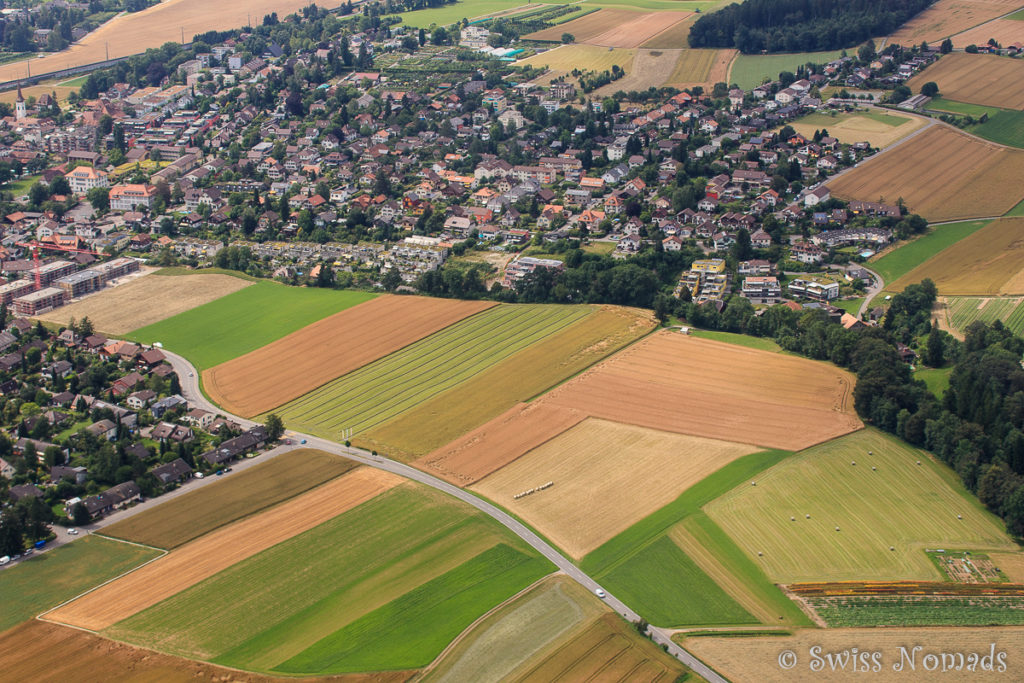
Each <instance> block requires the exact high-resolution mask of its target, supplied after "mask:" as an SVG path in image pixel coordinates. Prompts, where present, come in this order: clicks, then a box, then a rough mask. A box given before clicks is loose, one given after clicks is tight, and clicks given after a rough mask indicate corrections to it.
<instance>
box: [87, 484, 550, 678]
mask: <svg viewBox="0 0 1024 683" xmlns="http://www.w3.org/2000/svg"><path fill="white" fill-rule="evenodd" d="M551 569H552V566H551V565H550V564H549V563H548V562H547V561H545V560H543V559H542V558H541V557H540V556H539V555H537V554H536V553H534V552H533V551H532V550H530V549H529V548H528V547H527V546H526V545H525V544H523V543H522V542H520V541H519V540H518V539H517V538H516V537H515V536H513V535H512V534H511V533H510V532H508V531H507V530H506V529H504V528H503V527H502V526H501V525H499V524H498V523H497V522H495V521H494V520H492V519H491V518H489V517H487V516H486V515H484V514H483V513H481V512H479V511H477V510H475V509H473V508H470V507H469V506H467V505H465V504H464V503H461V502H459V501H457V500H456V499H454V498H452V497H450V496H448V495H446V494H444V493H441V492H439V491H436V490H434V489H430V488H428V487H425V486H421V485H418V484H414V483H412V482H406V483H404V484H403V485H401V486H396V487H395V488H393V489H391V490H390V491H387V492H386V493H383V494H382V495H380V496H377V497H375V498H374V499H372V500H369V501H367V502H366V503H364V504H362V505H359V506H358V507H355V508H353V509H351V510H349V511H347V512H345V513H343V514H340V515H337V516H335V517H333V518H331V519H329V520H328V521H326V522H325V523H323V524H320V525H319V526H316V527H314V528H312V529H310V530H308V531H307V532H305V533H303V534H301V535H298V536H295V537H293V538H290V539H288V540H286V541H284V542H282V543H278V544H277V545H274V546H273V547H271V548H268V549H267V550H265V551H263V552H261V553H259V554H257V555H255V556H253V557H250V558H248V559H246V560H243V561H241V562H238V563H237V564H234V565H232V566H231V567H228V568H227V569H225V570H223V571H220V572H219V573H217V574H216V575H215V576H212V577H211V578H210V579H208V580H206V581H203V582H201V583H199V584H197V585H194V586H192V587H191V588H188V589H187V590H184V591H182V592H180V593H178V594H177V595H174V596H173V597H171V598H170V599H168V600H165V601H163V602H161V603H159V604H157V605H155V606H154V607H152V608H151V609H148V610H145V611H143V612H141V613H139V614H137V615H135V616H133V617H131V618H129V619H126V620H124V621H122V622H120V623H118V624H117V625H116V626H114V627H113V628H112V629H110V630H109V631H108V632H107V635H110V636H111V637H115V638H117V639H120V640H126V641H129V642H132V643H136V644H139V645H143V646H145V647H153V648H157V649H160V650H162V651H166V652H172V653H175V654H182V655H185V656H188V657H194V658H200V659H207V660H212V661H215V662H216V663H219V664H224V665H227V666H232V667H236V668H243V669H249V670H257V671H267V672H273V671H279V672H285V671H287V672H288V673H293V674H294V673H303V674H316V673H323V672H331V673H343V672H347V671H376V670H381V669H388V668H391V669H411V668H418V667H420V666H424V665H426V664H428V663H430V662H431V661H432V660H433V659H434V658H435V657H436V656H437V655H438V654H439V653H440V652H441V651H442V650H443V649H444V648H445V646H447V645H448V643H450V642H451V641H452V640H453V639H454V638H455V637H456V636H457V635H458V634H459V633H460V632H462V631H463V630H464V629H466V628H467V627H468V626H469V625H470V624H471V623H472V622H473V621H474V620H476V619H477V618H479V617H480V616H481V615H483V614H484V613H486V612H487V611H488V610H490V609H491V608H493V607H495V606H496V605H498V604H500V603H501V602H503V601H504V600H506V599H508V598H509V597H511V596H512V595H514V594H516V593H517V592H519V591H520V590H522V589H524V588H526V587H527V586H529V585H531V584H532V583H534V582H535V581H537V580H538V579H540V578H541V577H542V576H544V575H545V574H547V573H549V572H550V571H551ZM409 662H414V663H413V664H411V665H410V664H409Z"/></svg>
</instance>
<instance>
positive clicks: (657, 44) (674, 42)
mask: <svg viewBox="0 0 1024 683" xmlns="http://www.w3.org/2000/svg"><path fill="white" fill-rule="evenodd" d="M698 17H700V15H699V14H689V15H687V17H686V18H685V19H683V20H682V21H680V22H678V23H676V24H673V25H672V26H670V27H668V28H667V29H665V30H664V31H662V32H661V33H658V34H656V35H655V36H654V37H652V38H650V39H649V40H648V41H647V42H646V43H644V44H643V45H641V46H640V47H645V48H648V49H652V50H678V49H683V48H687V47H689V45H690V28H692V27H693V22H695V21H697V18H698Z"/></svg>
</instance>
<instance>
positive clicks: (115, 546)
mask: <svg viewBox="0 0 1024 683" xmlns="http://www.w3.org/2000/svg"><path fill="white" fill-rule="evenodd" d="M159 555H160V552H159V551H158V550H156V549H154V548H143V547H141V546H137V545H131V544H129V543H121V542H119V541H113V540H110V539H108V538H100V537H98V536H88V537H86V538H82V539H79V540H78V541H76V542H75V543H71V544H69V545H66V546H62V547H60V548H54V549H53V550H49V551H47V552H45V553H41V554H40V555H38V556H37V557H33V558H32V559H30V560H27V561H25V562H23V563H22V564H20V565H18V566H16V567H10V568H8V569H5V570H4V571H3V572H2V573H0V602H2V603H3V606H4V608H3V611H2V612H0V631H4V630H6V629H8V628H11V627H12V626H14V625H15V624H18V623H19V622H22V621H24V620H26V619H31V618H32V617H34V616H36V615H37V614H39V613H41V612H44V611H46V610H47V609H50V608H51V607H55V606H57V605H59V604H60V603H62V602H64V601H65V600H70V599H71V598H73V597H75V596H76V595H78V594H79V593H82V592H83V591H86V590H89V589H90V588H92V587H93V586H95V585H97V584H100V583H103V582H104V581H107V580H110V579H113V578H114V577H116V576H119V575H120V574H123V573H124V572H127V571H130V570H132V569H134V568H136V567H138V566H139V565H141V564H143V563H145V562H147V561H149V560H152V559H154V558H156V557H158V556H159Z"/></svg>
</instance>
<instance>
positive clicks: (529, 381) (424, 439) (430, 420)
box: [356, 306, 655, 461]
mask: <svg viewBox="0 0 1024 683" xmlns="http://www.w3.org/2000/svg"><path fill="white" fill-rule="evenodd" d="M654 324H655V322H654V320H653V316H651V315H650V313H648V312H647V311H641V310H638V309H630V308H623V307H619V306H603V307H601V308H600V309H599V310H598V311H597V312H595V313H594V314H592V315H589V316H587V317H586V318H584V319H583V320H581V321H579V322H578V323H576V324H574V325H572V326H570V327H568V328H566V329H564V330H562V331H560V332H557V333H555V334H552V335H550V336H548V337H545V338H544V339H542V340H540V341H538V342H537V343H536V344H533V345H532V346H530V347H528V348H526V349H523V350H522V351H519V352H518V353H515V354H513V355H511V356H509V357H508V358H506V359H505V360H503V361H501V362H499V363H496V364H495V365H492V366H491V367H490V368H487V369H486V370H483V371H482V372H479V373H478V374H476V375H474V376H473V377H471V378H470V379H467V380H466V381H465V382H462V383H461V384H458V385H456V386H455V387H454V388H452V389H449V390H448V391H445V392H443V393H441V394H438V395H437V396H435V397H433V398H431V399H428V400H426V401H423V402H422V403H419V404H418V405H416V406H415V407H413V408H412V409H410V410H408V411H406V412H404V413H402V414H401V415H399V416H398V417H396V418H394V419H392V420H389V421H387V422H385V423H383V424H381V425H380V426H379V427H375V428H373V429H371V430H370V431H368V432H367V433H366V434H365V435H363V436H360V437H359V438H357V439H356V443H358V444H359V445H362V446H364V447H368V448H373V449H376V450H380V451H382V452H385V453H387V454H388V455H389V456H390V457H397V458H399V459H402V460H405V461H408V460H411V459H414V458H416V457H418V456H421V455H425V454H427V453H429V452H430V451H432V450H434V449H436V448H440V447H441V446H443V445H445V444H446V443H449V442H450V441H452V440H454V439H456V438H458V437H459V436H461V435H463V434H465V433H466V432H468V431H470V430H472V429H475V428H476V427H479V426H480V425H482V424H484V423H485V422H487V421H488V420H490V419H491V418H493V417H495V416H497V415H499V414H501V413H503V412H505V411H506V410H508V409H510V408H513V407H514V406H515V405H516V404H517V403H519V402H520V401H527V400H530V399H532V398H533V397H535V396H538V395H540V394H541V393H543V392H544V391H546V390H547V389H549V388H551V387H553V386H555V385H557V384H559V383H560V382H562V381H564V380H566V379H569V378H570V377H572V376H573V375H575V374H577V373H578V372H581V371H582V370H585V369H586V368H588V367H589V366H591V365H593V364H594V363H596V362H597V361H599V360H601V359H602V358H604V357H605V356H607V355H609V354H612V353H614V352H616V351H618V350H619V349H620V348H622V347H623V346H625V345H627V344H629V343H631V342H633V341H635V340H636V339H638V338H639V337H641V336H643V335H645V334H647V333H648V332H650V331H651V330H652V329H653V328H654Z"/></svg>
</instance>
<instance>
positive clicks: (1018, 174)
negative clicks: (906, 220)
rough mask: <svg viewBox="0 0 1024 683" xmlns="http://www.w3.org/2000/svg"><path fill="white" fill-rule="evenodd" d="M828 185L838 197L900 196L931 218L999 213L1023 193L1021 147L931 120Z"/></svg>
mask: <svg viewBox="0 0 1024 683" xmlns="http://www.w3.org/2000/svg"><path fill="white" fill-rule="evenodd" d="M828 186H829V188H830V189H831V190H832V194H833V195H835V196H837V197H841V198H842V199H860V200H864V201H872V202H875V201H885V202H892V203H895V202H896V201H897V200H898V199H899V198H901V197H902V198H903V200H904V201H905V202H906V204H907V207H908V208H909V209H910V211H913V212H914V213H918V214H920V215H922V216H924V217H925V218H927V219H928V220H929V221H932V222H938V221H945V220H957V219H964V218H981V217H988V216H1000V215H1002V214H1004V213H1006V212H1007V211H1009V210H1010V209H1012V208H1013V207H1014V206H1015V205H1016V204H1017V203H1018V202H1019V201H1020V200H1021V198H1022V197H1024V151H1020V150H1015V149H1008V148H1005V147H1000V146H997V145H994V144H992V143H988V142H984V141H982V140H979V139H977V138H974V137H971V136H969V135H967V134H965V133H962V132H960V131H958V130H956V129H954V128H951V127H949V126H946V125H940V124H934V125H932V126H931V127H930V128H928V129H926V130H924V131H923V132H922V133H920V134H919V135H917V136H915V137H913V138H912V139H910V140H907V141H906V142H904V143H902V144H900V145H898V146H895V147H893V148H892V149H890V150H888V151H886V152H883V153H882V154H879V155H876V156H874V157H872V158H871V159H869V160H868V161H866V162H864V163H862V164H861V165H860V166H858V167H857V168H855V169H854V170H852V171H849V172H847V173H844V174H842V175H841V176H839V178H837V179H835V180H832V181H830V182H829V183H828Z"/></svg>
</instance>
